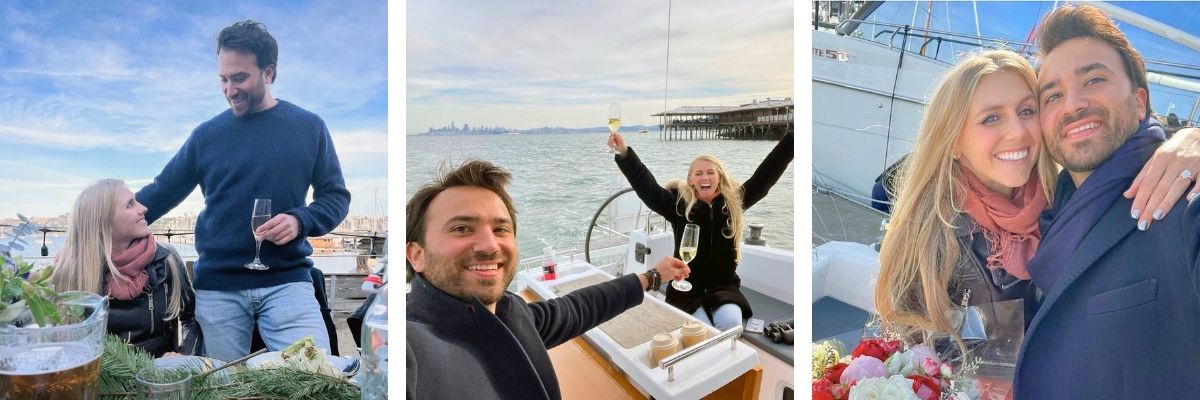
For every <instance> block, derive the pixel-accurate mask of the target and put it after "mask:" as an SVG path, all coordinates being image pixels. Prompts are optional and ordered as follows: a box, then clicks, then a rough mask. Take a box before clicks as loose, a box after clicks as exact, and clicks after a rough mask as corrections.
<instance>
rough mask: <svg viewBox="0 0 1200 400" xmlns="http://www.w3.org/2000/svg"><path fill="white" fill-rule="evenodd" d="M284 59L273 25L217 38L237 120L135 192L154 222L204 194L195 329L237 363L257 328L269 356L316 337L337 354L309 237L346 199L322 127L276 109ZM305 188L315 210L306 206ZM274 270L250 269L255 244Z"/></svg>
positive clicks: (338, 213)
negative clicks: (261, 212)
mask: <svg viewBox="0 0 1200 400" xmlns="http://www.w3.org/2000/svg"><path fill="white" fill-rule="evenodd" d="M278 53H279V49H278V46H277V44H276V42H275V39H274V38H273V37H272V36H271V34H270V33H268V32H267V30H266V27H264V26H263V25H262V24H260V23H258V22H255V21H240V22H237V23H234V24H233V25H230V26H228V27H226V28H225V29H222V30H221V32H220V33H219V34H218V38H217V74H218V75H219V76H220V78H221V90H222V92H223V94H224V96H225V99H226V100H227V101H228V102H229V106H230V107H229V110H226V111H224V112H221V113H220V114H218V115H217V116H215V117H213V118H212V119H210V120H208V121H207V122H204V123H202V124H200V126H198V127H196V129H195V130H194V131H192V134H191V136H190V137H189V138H188V140H187V141H186V142H185V143H184V144H183V147H182V148H180V149H179V152H178V153H176V154H175V156H174V158H172V159H171V161H170V162H168V163H167V166H166V167H164V168H163V170H162V172H161V173H159V175H158V176H157V177H155V178H154V182H152V183H151V184H149V185H147V186H146V187H144V188H142V190H141V191H139V192H138V193H137V199H138V201H139V202H141V203H142V204H144V205H145V206H146V207H147V208H148V211H147V212H146V220H147V221H150V222H153V221H154V220H156V219H158V218H159V217H162V216H163V215H164V214H166V213H167V212H168V211H170V210H171V209H172V208H174V207H175V206H177V205H179V203H180V202H182V201H183V200H184V199H185V198H186V197H187V196H188V194H190V193H191V192H192V190H194V189H195V188H196V186H197V185H199V186H200V190H201V193H202V194H203V195H204V211H202V212H201V213H200V215H199V216H198V217H197V219H196V232H195V233H196V250H197V252H198V253H199V254H200V258H199V260H198V261H197V262H196V265H195V288H196V319H197V320H198V321H200V326H201V329H202V330H203V332H204V339H205V347H206V349H207V351H208V355H209V356H211V357H214V358H217V359H221V360H232V359H235V358H238V357H240V356H242V355H245V354H248V353H249V352H250V337H251V329H252V326H253V325H254V323H255V322H257V323H258V327H259V333H260V334H261V336H262V338H263V341H264V342H265V343H266V345H267V347H268V348H269V349H270V350H280V349H282V348H283V347H286V346H287V345H289V344H291V343H292V342H294V341H296V340H298V339H301V338H304V337H305V336H312V337H313V338H314V340H315V341H316V344H317V346H320V347H323V348H325V349H328V348H329V338H328V335H327V334H326V330H325V324H324V322H323V320H322V318H321V314H320V309H319V307H318V306H317V302H316V298H315V297H314V295H313V285H312V281H311V278H310V277H309V276H310V275H309V269H310V268H312V267H313V262H312V260H310V259H308V256H309V255H311V254H312V246H310V245H309V244H308V241H307V240H305V238H306V237H308V236H320V235H324V234H326V233H328V232H330V231H331V230H333V229H334V228H335V227H336V226H337V225H338V224H339V223H340V222H341V221H342V219H343V218H345V217H346V213H347V211H348V208H349V205H350V192H349V191H348V190H346V183H345V181H344V180H343V179H342V171H341V165H340V164H339V162H338V158H337V153H336V152H335V151H334V148H333V140H332V138H331V137H330V135H329V129H328V128H327V127H326V126H325V122H324V121H322V120H321V118H320V117H318V116H317V115H316V114H313V113H311V112H309V111H306V110H304V109H301V108H300V107H297V106H296V105H294V104H292V103H289V102H286V101H282V100H277V99H275V98H274V97H273V96H272V95H271V90H270V87H269V86H268V84H270V83H274V82H275V78H276V73H277V69H276V68H277V66H276V60H277V58H278ZM309 187H312V189H313V201H312V203H308V204H306V203H305V200H306V196H307V193H308V190H309ZM254 199H271V201H272V210H271V211H272V215H273V217H272V218H271V219H270V220H269V221H267V223H266V224H264V225H262V227H260V228H259V229H258V230H257V231H256V232H251V229H250V215H251V211H252V209H253V206H254ZM254 235H258V236H260V237H261V238H262V241H263V242H262V248H261V259H262V263H263V264H265V265H266V266H267V267H268V269H266V270H254V269H248V268H246V267H245V264H246V263H247V262H249V261H251V260H253V259H254V256H255V238H254Z"/></svg>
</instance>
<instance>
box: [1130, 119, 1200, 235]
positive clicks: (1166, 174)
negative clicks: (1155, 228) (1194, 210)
mask: <svg viewBox="0 0 1200 400" xmlns="http://www.w3.org/2000/svg"><path fill="white" fill-rule="evenodd" d="M1198 175H1200V129H1197V128H1187V129H1181V130H1179V131H1178V132H1176V133H1175V135H1174V136H1172V137H1171V139H1169V140H1167V141H1166V142H1165V143H1163V145H1162V146H1159V148H1158V150H1156V151H1155V152H1154V155H1153V156H1151V157H1150V161H1148V162H1146V165H1145V166H1143V167H1142V171H1141V172H1139V173H1138V175H1137V177H1135V178H1134V179H1133V184H1131V185H1130V186H1129V189H1128V190H1126V191H1125V193H1124V195H1125V197H1126V198H1133V209H1131V210H1130V213H1129V215H1130V216H1131V217H1133V218H1134V219H1136V220H1137V221H1136V222H1137V224H1138V228H1139V229H1142V230H1146V229H1149V228H1150V224H1151V223H1153V222H1154V221H1157V220H1161V219H1163V218H1164V217H1166V215H1167V213H1168V212H1170V211H1171V207H1172V206H1173V205H1174V204H1175V202H1176V201H1179V199H1180V198H1181V197H1183V194H1184V193H1185V192H1188V195H1187V199H1188V201H1189V202H1191V201H1192V200H1195V199H1196V198H1197V197H1200V185H1196V184H1195V183H1196V178H1197V176H1198ZM1189 188H1190V189H1191V190H1190V192H1189V191H1188V189H1189ZM1143 227H1144V228H1143Z"/></svg>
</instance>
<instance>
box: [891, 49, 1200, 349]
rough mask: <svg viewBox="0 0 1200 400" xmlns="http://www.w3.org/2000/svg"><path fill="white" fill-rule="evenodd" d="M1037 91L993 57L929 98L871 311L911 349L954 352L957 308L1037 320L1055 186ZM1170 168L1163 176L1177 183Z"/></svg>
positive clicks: (1166, 156) (1022, 69) (1028, 72)
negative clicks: (1039, 267) (983, 307)
mask: <svg viewBox="0 0 1200 400" xmlns="http://www.w3.org/2000/svg"><path fill="white" fill-rule="evenodd" d="M1037 87H1038V86H1037V78H1036V76H1035V75H1034V70H1033V68H1032V67H1031V66H1030V64H1029V62H1028V61H1026V60H1025V59H1024V58H1022V57H1021V56H1019V55H1017V54H1016V53H1013V52H1010V51H1003V50H997V51H989V52H985V53H982V54H978V55H974V56H971V57H969V58H967V59H965V60H963V61H961V62H960V63H959V64H958V65H956V66H955V67H954V68H952V69H951V70H950V71H949V72H948V73H947V74H946V76H945V78H943V80H942V82H941V83H940V84H939V85H938V87H937V89H936V90H935V91H934V94H933V97H932V98H931V100H930V102H929V106H928V107H927V108H926V110H925V115H924V118H923V120H922V121H921V128H920V133H919V135H918V137H917V142H916V144H915V146H914V148H913V151H912V153H911V154H910V155H909V157H908V162H907V163H906V164H905V166H904V168H903V169H902V170H901V172H900V175H899V176H898V183H897V188H898V191H899V193H898V196H897V199H896V203H895V205H894V206H893V208H892V217H891V220H890V222H889V224H888V230H887V235H886V236H885V237H884V240H883V244H882V246H881V248H880V254H879V264H880V269H879V280H878V284H877V285H876V289H875V306H876V309H877V310H878V312H879V315H880V316H881V317H882V319H883V321H884V323H885V325H887V326H888V327H889V328H892V329H895V330H897V331H899V332H900V333H901V334H904V335H905V336H906V337H910V338H915V337H919V336H923V337H924V338H926V339H928V338H929V335H931V334H938V335H946V336H950V337H952V338H954V339H955V340H956V341H957V339H958V334H957V329H956V327H955V326H954V324H953V323H952V321H951V320H950V318H949V317H948V315H953V314H954V312H953V311H954V310H956V309H960V308H961V307H960V304H961V303H962V302H963V299H964V298H966V299H967V302H968V304H970V305H979V304H987V303H993V302H999V301H1004V300H1012V299H1024V300H1025V306H1026V307H1025V308H1026V310H1025V311H1026V314H1025V321H1024V322H1025V323H1026V324H1028V321H1029V318H1031V317H1032V316H1033V313H1032V311H1033V307H1034V306H1035V303H1036V301H1035V294H1036V292H1037V289H1036V288H1035V287H1034V286H1033V285H1032V283H1031V281H1030V275H1029V272H1028V271H1027V270H1026V268H1025V265H1026V263H1027V262H1028V261H1029V260H1030V259H1031V258H1033V255H1034V252H1035V250H1037V247H1038V241H1039V238H1040V233H1039V231H1038V217H1039V215H1040V214H1041V212H1042V211H1044V210H1045V209H1046V208H1047V207H1048V204H1049V202H1050V200H1049V198H1050V196H1051V192H1050V191H1049V190H1048V188H1053V187H1054V184H1055V179H1056V174H1057V166H1056V165H1055V164H1054V162H1053V161H1052V160H1050V158H1049V155H1048V152H1045V151H1041V148H1042V133H1041V132H1042V131H1041V127H1040V125H1039V118H1038V103H1037V96H1036V93H1037ZM1184 132H1185V133H1187V132H1186V131H1184ZM1195 133H1196V132H1195V130H1192V132H1190V133H1189V134H1188V135H1187V136H1191V137H1194V136H1195ZM1177 136H1182V135H1177ZM1183 140H1184V138H1183V137H1176V138H1175V139H1173V140H1172V141H1173V142H1176V141H1183ZM1164 148H1171V149H1179V148H1180V146H1179V144H1178V143H1170V145H1169V146H1164ZM1173 151H1175V152H1176V153H1171V152H1163V150H1162V149H1160V150H1159V153H1160V154H1159V155H1161V156H1163V157H1161V158H1160V160H1159V161H1158V162H1161V163H1162V164H1163V165H1170V164H1171V163H1172V161H1179V160H1184V159H1185V157H1183V156H1179V157H1176V158H1175V159H1172V157H1171V156H1174V155H1177V154H1183V152H1181V151H1179V150H1173ZM1175 164H1176V165H1170V166H1169V167H1166V169H1168V171H1167V172H1168V173H1167V175H1165V176H1168V177H1174V176H1177V175H1178V173H1179V172H1181V170H1182V169H1183V165H1178V164H1180V163H1175ZM1146 169H1150V165H1149V164H1147V167H1146ZM1146 169H1143V173H1145V171H1146ZM1158 169H1159V170H1162V169H1164V168H1163V167H1159V168H1158ZM1171 169H1175V170H1174V171H1170V170H1171ZM1193 170H1195V168H1193ZM1164 186H1169V184H1168V185H1164V184H1161V183H1160V184H1158V188H1156V189H1161V188H1163V187H1164ZM1146 192H1147V193H1149V192H1150V190H1146ZM1182 192H1183V188H1172V189H1171V190H1170V192H1169V193H1168V194H1166V196H1162V197H1164V198H1168V199H1170V202H1174V201H1177V199H1178V198H1179V197H1180V196H1181V195H1182ZM1160 193H1161V192H1160ZM1135 204H1138V202H1135ZM1167 204H1170V203H1169V202H1168V203H1167ZM1168 209H1169V207H1168ZM1130 223H1131V224H1133V223H1137V221H1135V220H1131V221H1130ZM968 291H969V295H968V294H967V292H968ZM958 343H960V344H961V342H958Z"/></svg>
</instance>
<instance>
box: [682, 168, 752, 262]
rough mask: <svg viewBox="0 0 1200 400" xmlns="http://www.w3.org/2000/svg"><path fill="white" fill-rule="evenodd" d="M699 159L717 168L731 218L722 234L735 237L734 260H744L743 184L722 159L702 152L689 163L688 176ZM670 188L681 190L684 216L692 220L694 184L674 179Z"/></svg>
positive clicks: (721, 190) (718, 189)
mask: <svg viewBox="0 0 1200 400" xmlns="http://www.w3.org/2000/svg"><path fill="white" fill-rule="evenodd" d="M697 161H708V162H710V163H712V165H713V166H714V167H715V168H716V169H717V175H718V176H720V179H718V182H717V193H719V194H720V195H722V196H725V207H724V208H725V210H726V211H728V212H729V218H728V219H727V220H725V229H722V230H721V236H724V237H725V238H726V239H733V250H734V261H741V260H742V233H743V231H744V230H745V227H743V226H742V185H741V183H739V182H738V181H737V180H735V179H733V177H731V176H729V174H728V173H726V172H725V165H724V164H722V163H721V160H719V159H717V157H714V156H712V155H710V154H701V155H698V156H696V158H694V159H692V163H691V164H688V176H691V175H692V167H694V166H695V165H696V162H697ZM667 188H668V189H675V190H678V191H679V199H678V200H677V201H678V202H679V203H680V204H685V206H684V211H683V216H684V218H686V219H687V220H688V221H691V214H692V206H695V205H696V200H697V199H696V190H695V189H692V185H689V184H688V183H687V180H686V179H683V180H679V179H672V180H670V181H668V182H667Z"/></svg>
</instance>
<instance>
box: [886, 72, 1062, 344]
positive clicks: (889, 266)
mask: <svg viewBox="0 0 1200 400" xmlns="http://www.w3.org/2000/svg"><path fill="white" fill-rule="evenodd" d="M1000 72H1013V73H1016V74H1017V75H1019V76H1020V77H1021V78H1022V79H1024V80H1025V82H1026V84H1028V85H1029V90H1031V91H1033V92H1034V93H1035V94H1036V93H1037V77H1036V76H1035V74H1034V70H1033V67H1032V66H1030V64H1029V62H1028V61H1026V60H1025V59H1024V58H1022V57H1021V56H1020V55H1018V54H1016V53H1013V52H1011V51H1007V50H993V51H987V52H984V53H981V54H976V55H972V56H969V58H967V59H964V60H963V61H961V62H959V63H958V65H955V66H954V67H953V68H952V69H951V70H950V71H949V72H948V73H947V74H946V76H945V78H943V79H942V81H941V83H939V84H938V86H937V89H935V91H934V93H933V97H932V98H931V99H930V101H929V106H927V107H926V108H925V115H924V117H923V118H922V120H921V128H920V131H919V132H920V133H919V134H918V136H917V141H916V145H915V146H914V148H913V151H912V154H911V155H910V156H909V158H908V162H907V163H906V164H905V165H904V167H903V168H902V169H901V170H900V172H899V175H898V176H897V184H896V188H897V189H898V196H897V197H896V203H895V206H894V207H893V208H892V216H891V220H890V222H889V223H888V226H887V234H886V235H885V236H884V239H883V243H882V245H881V247H880V252H879V280H878V283H877V284H876V287H875V308H876V310H877V311H878V312H879V315H880V317H881V318H882V319H883V322H884V324H885V326H886V327H888V328H889V329H892V330H894V331H896V332H897V333H900V334H901V335H903V336H905V337H910V338H912V337H915V336H917V335H924V336H925V337H926V338H928V335H930V334H933V333H940V334H948V335H951V336H952V337H954V338H955V339H956V341H957V332H955V329H954V327H953V324H952V323H951V322H950V320H949V319H948V318H947V311H949V310H952V309H953V307H956V306H955V304H953V303H952V300H955V299H951V298H950V292H949V291H948V289H949V288H950V287H951V280H952V279H953V278H954V277H955V269H956V267H957V266H958V265H959V264H960V262H961V261H962V258H963V249H961V248H960V246H959V242H958V237H957V235H956V234H955V228H956V227H955V226H954V221H955V219H956V218H957V216H958V215H959V213H961V212H962V211H961V201H962V193H961V192H960V190H961V189H960V186H959V184H958V182H959V174H960V168H962V167H961V166H960V165H959V163H956V162H954V160H953V159H952V157H951V155H952V153H953V151H954V148H955V144H956V142H957V141H958V138H959V136H960V133H961V132H962V129H963V127H964V124H965V123H966V120H967V108H968V107H969V106H970V103H971V99H972V98H973V97H974V96H975V94H976V93H975V88H976V87H977V86H978V84H979V82H980V80H982V79H983V77H984V76H987V75H991V74H995V73H1000ZM1034 139H1035V140H1039V141H1040V140H1042V138H1041V137H1037V138H1034ZM1043 147H1044V146H1043ZM1048 153H1049V152H1047V151H1045V150H1042V151H1041V152H1040V154H1039V155H1038V160H1037V165H1036V167H1035V170H1034V171H1035V173H1036V174H1038V177H1039V178H1040V179H1041V182H1042V189H1043V191H1044V193H1045V195H1046V197H1047V198H1050V195H1051V193H1052V188H1053V187H1054V181H1055V175H1056V173H1057V171H1056V169H1057V167H1056V165H1055V164H1054V162H1053V161H1052V160H1051V159H1050V157H1049V155H1048ZM968 257H970V256H968ZM960 344H961V342H960Z"/></svg>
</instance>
